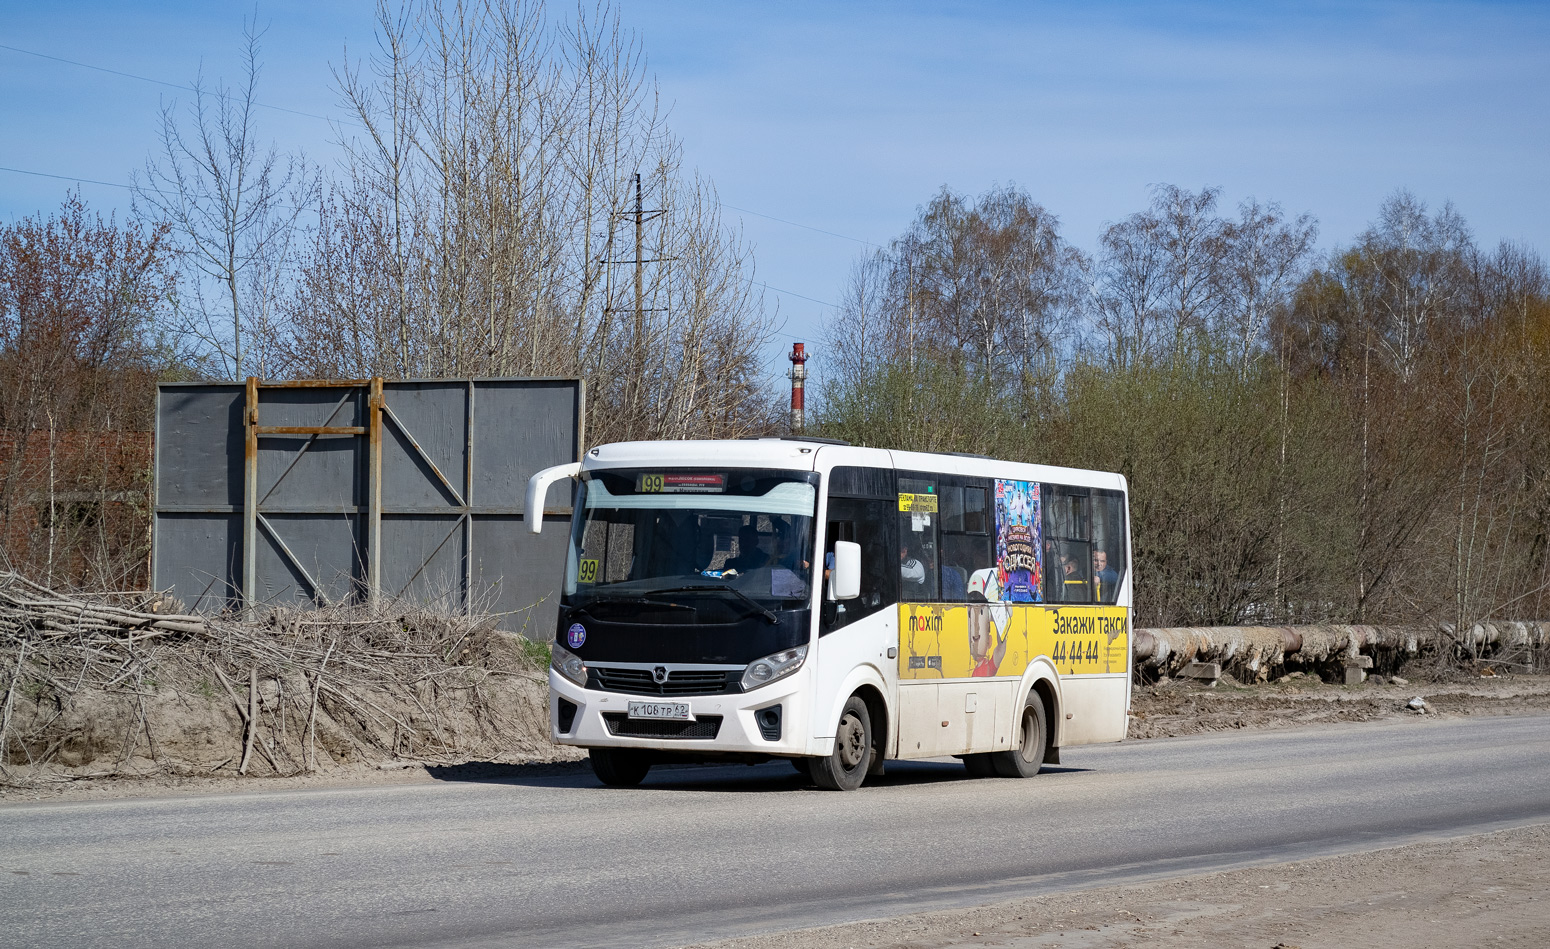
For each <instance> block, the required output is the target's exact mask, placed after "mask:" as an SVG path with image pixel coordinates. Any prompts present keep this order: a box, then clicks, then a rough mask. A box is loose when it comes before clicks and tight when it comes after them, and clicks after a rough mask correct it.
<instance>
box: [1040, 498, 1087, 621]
mask: <svg viewBox="0 0 1550 949" xmlns="http://www.w3.org/2000/svg"><path fill="white" fill-rule="evenodd" d="M1040 493H1041V494H1042V496H1043V508H1044V599H1045V601H1046V602H1048V603H1092V602H1094V601H1095V597H1094V596H1093V579H1092V573H1093V569H1092V567H1093V565H1092V525H1091V520H1092V518H1091V514H1090V504H1089V500H1090V499H1089V497H1088V494H1089V493H1090V492H1089V491H1088V489H1087V488H1067V487H1062V486H1061V485H1058V484H1045V485H1043V486H1042V487H1041V488H1040Z"/></svg>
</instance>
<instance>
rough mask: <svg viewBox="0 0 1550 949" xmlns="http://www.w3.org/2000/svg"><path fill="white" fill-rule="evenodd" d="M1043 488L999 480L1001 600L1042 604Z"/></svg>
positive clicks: (999, 575) (997, 486) (997, 529)
mask: <svg viewBox="0 0 1550 949" xmlns="http://www.w3.org/2000/svg"><path fill="white" fill-rule="evenodd" d="M1039 551H1040V548H1039V485H1038V484H1037V483H1036V482H1032V481H1003V480H1000V479H997V481H996V575H997V579H998V581H999V586H1000V593H1001V598H1002V599H1005V600H1008V601H1010V602H1013V603H1038V602H1040V601H1041V599H1042V597H1041V595H1040V592H1039V589H1040V582H1041V581H1042V580H1043V563H1042V558H1041V557H1040V556H1039Z"/></svg>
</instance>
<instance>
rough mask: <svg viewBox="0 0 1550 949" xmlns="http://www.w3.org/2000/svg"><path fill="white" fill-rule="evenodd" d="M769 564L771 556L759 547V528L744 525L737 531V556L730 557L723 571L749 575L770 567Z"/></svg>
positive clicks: (722, 567) (723, 565)
mask: <svg viewBox="0 0 1550 949" xmlns="http://www.w3.org/2000/svg"><path fill="white" fill-rule="evenodd" d="M769 562H770V555H769V554H767V553H765V552H764V551H763V550H762V549H760V547H759V528H758V527H756V526H754V525H753V524H744V525H743V526H742V527H739V528H738V529H737V556H736V557H728V558H727V562H726V563H724V564H722V565H721V569H722V570H723V571H726V570H736V571H737V572H738V573H747V572H748V571H750V570H754V569H757V568H759V567H764V566H768V565H769Z"/></svg>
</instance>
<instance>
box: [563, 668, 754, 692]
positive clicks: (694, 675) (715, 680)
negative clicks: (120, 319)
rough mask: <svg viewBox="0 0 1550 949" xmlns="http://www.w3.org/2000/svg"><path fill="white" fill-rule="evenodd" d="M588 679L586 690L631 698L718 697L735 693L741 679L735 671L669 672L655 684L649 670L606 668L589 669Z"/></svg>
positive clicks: (691, 670) (697, 670)
mask: <svg viewBox="0 0 1550 949" xmlns="http://www.w3.org/2000/svg"><path fill="white" fill-rule="evenodd" d="M587 676H588V679H589V680H590V681H588V682H587V687H588V688H591V689H598V690H601V691H603V692H628V693H630V694H632V695H720V694H722V693H726V692H736V691H737V690H738V685H739V683H740V682H741V681H742V678H743V677H742V674H741V673H740V672H737V671H735V670H722V669H672V670H669V671H668V672H667V678H666V679H665V680H664V681H662V682H658V681H656V678H655V676H654V675H653V673H652V670H650V669H621V668H610V667H607V666H591V667H589V668H588V669H587Z"/></svg>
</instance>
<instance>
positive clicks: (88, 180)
mask: <svg viewBox="0 0 1550 949" xmlns="http://www.w3.org/2000/svg"><path fill="white" fill-rule="evenodd" d="M0 171H9V172H13V173H15V174H18V175H33V176H35V177H38V178H57V179H59V180H60V181H74V182H76V183H77V184H84V185H105V186H107V187H109V188H126V189H129V190H131V191H132V190H134V189H133V187H132V186H130V185H126V184H121V183H119V182H117V181H98V180H97V179H95V178H77V177H75V176H74V175H51V174H49V173H48V172H46V171H28V170H27V169H25V168H7V167H6V166H4V165H0ZM146 190H150V189H146ZM158 193H159V192H158Z"/></svg>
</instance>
